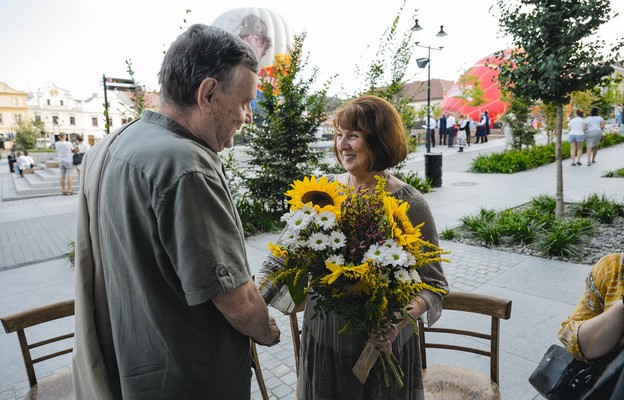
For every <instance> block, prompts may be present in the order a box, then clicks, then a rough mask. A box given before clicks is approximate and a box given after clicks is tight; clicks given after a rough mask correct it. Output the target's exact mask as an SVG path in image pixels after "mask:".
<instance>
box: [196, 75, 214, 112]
mask: <svg viewBox="0 0 624 400" xmlns="http://www.w3.org/2000/svg"><path fill="white" fill-rule="evenodd" d="M218 84H219V82H218V81H217V80H216V79H214V78H211V77H208V78H206V79H204V80H203V81H202V83H201V84H200V85H199V89H197V105H198V106H199V108H200V109H201V110H202V111H205V110H208V109H209V108H210V107H212V104H213V99H214V95H215V93H216V91H217V85H218Z"/></svg>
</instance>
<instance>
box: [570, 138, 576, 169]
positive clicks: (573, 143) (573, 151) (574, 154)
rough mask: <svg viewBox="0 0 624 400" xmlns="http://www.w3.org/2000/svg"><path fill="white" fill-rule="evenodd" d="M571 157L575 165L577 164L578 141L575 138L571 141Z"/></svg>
mask: <svg viewBox="0 0 624 400" xmlns="http://www.w3.org/2000/svg"><path fill="white" fill-rule="evenodd" d="M570 158H571V159H572V166H573V167H574V166H575V165H576V142H575V141H574V140H571V141H570Z"/></svg>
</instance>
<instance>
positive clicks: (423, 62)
mask: <svg viewBox="0 0 624 400" xmlns="http://www.w3.org/2000/svg"><path fill="white" fill-rule="evenodd" d="M420 30H422V27H421V26H420V25H418V19H417V18H416V19H414V26H413V27H412V32H417V31H420ZM436 36H437V37H442V36H446V32H444V25H440V32H438V33H437V34H436ZM419 43H420V42H416V43H414V45H415V46H416V47H422V48H425V49H427V58H418V59H416V64H418V68H425V66H426V67H427V120H426V121H427V131H426V134H425V145H426V147H427V153H430V152H431V126H430V124H429V117H430V115H431V49H433V50H438V51H440V50H442V49H443V47H442V46H440V47H431V46H425V45H421V44H419Z"/></svg>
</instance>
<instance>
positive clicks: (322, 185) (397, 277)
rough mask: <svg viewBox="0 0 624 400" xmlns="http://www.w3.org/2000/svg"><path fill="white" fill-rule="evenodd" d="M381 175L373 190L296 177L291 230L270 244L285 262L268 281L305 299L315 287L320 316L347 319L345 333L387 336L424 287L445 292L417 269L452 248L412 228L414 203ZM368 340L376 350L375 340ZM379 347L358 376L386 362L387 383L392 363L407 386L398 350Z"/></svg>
mask: <svg viewBox="0 0 624 400" xmlns="http://www.w3.org/2000/svg"><path fill="white" fill-rule="evenodd" d="M376 179H377V185H376V187H375V190H374V192H373V193H371V194H366V193H365V192H358V191H356V190H353V189H351V188H347V187H346V186H344V185H342V184H340V183H339V182H336V181H334V182H329V181H328V180H327V178H326V177H322V178H320V179H317V178H316V177H315V176H312V177H311V178H308V177H305V178H304V179H303V180H302V181H299V180H297V181H295V182H294V183H293V184H292V185H291V187H292V189H291V190H289V191H287V192H286V196H287V197H289V200H288V204H290V206H291V207H290V212H288V213H286V214H285V215H284V216H283V217H282V220H284V221H285V222H286V229H285V232H284V233H283V234H282V236H281V240H280V242H279V243H278V244H273V243H269V249H270V251H271V253H272V254H273V255H274V256H276V257H278V258H281V259H282V260H283V261H284V267H283V268H280V269H278V270H276V271H274V272H272V273H270V274H269V275H267V276H266V278H265V280H264V282H263V283H262V285H264V284H274V283H276V282H281V283H284V284H286V285H287V287H288V290H289V292H290V295H291V297H292V299H293V301H294V302H295V303H297V304H298V303H300V302H301V301H303V300H304V298H305V296H306V295H307V294H308V293H310V294H311V295H312V296H314V297H315V300H316V306H315V312H316V313H317V314H320V315H324V314H328V313H335V314H337V315H338V316H339V317H341V318H342V319H343V320H344V321H345V322H346V323H345V325H344V327H343V328H342V329H341V330H340V333H342V332H345V331H347V330H349V331H351V332H365V333H369V334H377V335H383V334H384V332H385V330H387V329H388V328H389V327H391V326H393V325H394V324H397V323H399V322H401V321H402V320H403V319H405V318H410V317H409V314H408V311H409V309H407V308H406V307H408V304H409V303H410V301H411V300H412V299H413V298H414V297H415V296H416V293H418V292H420V291H421V290H423V289H428V290H431V291H437V292H444V291H443V290H442V289H438V288H434V287H432V286H430V285H428V284H426V283H424V282H422V281H421V279H420V276H419V274H418V272H417V270H418V268H419V267H421V266H423V265H426V264H428V263H431V262H436V261H448V260H445V259H443V258H441V255H442V254H446V253H448V252H445V251H444V250H442V249H441V248H439V247H438V246H436V245H434V244H432V243H429V242H426V241H424V240H423V239H422V238H421V234H420V228H421V226H422V225H419V226H412V224H411V222H410V221H409V219H408V217H407V210H408V208H409V204H408V203H406V202H403V201H401V200H397V199H396V198H394V197H392V196H390V195H389V194H388V193H386V192H385V191H384V187H385V180H384V179H382V178H379V177H377V178H376ZM413 322H414V321H412V323H413ZM415 326H416V325H415V324H414V327H415ZM367 346H368V352H369V353H371V351H372V345H371V344H370V343H369V344H368V345H367ZM364 352H367V349H365V350H364ZM372 353H373V356H372V357H369V358H368V360H367V361H364V360H363V358H362V357H361V358H360V360H359V361H358V363H364V364H366V365H357V364H356V366H355V367H354V373H355V374H356V376H357V377H358V379H360V381H361V382H362V383H364V381H365V380H366V378H367V376H368V372H369V370H370V368H371V367H372V366H373V365H374V364H375V363H376V362H377V360H379V361H380V364H381V366H382V370H383V372H384V380H385V383H386V386H389V380H388V374H387V369H388V368H389V369H390V371H391V372H392V375H393V376H394V377H395V378H396V381H397V383H398V384H399V386H403V380H402V378H403V373H402V371H401V368H400V366H399V365H398V363H397V362H396V361H397V360H396V358H395V357H394V356H393V355H392V353H388V354H386V353H384V355H383V357H379V355H380V354H379V352H378V351H377V350H374V351H372ZM357 371H365V372H363V373H362V372H357Z"/></svg>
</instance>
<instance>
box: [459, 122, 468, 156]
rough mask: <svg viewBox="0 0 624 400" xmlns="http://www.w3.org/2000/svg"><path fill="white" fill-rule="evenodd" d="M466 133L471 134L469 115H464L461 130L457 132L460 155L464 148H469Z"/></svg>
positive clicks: (460, 124)
mask: <svg viewBox="0 0 624 400" xmlns="http://www.w3.org/2000/svg"><path fill="white" fill-rule="evenodd" d="M466 132H470V118H468V115H466V114H464V115H462V120H461V122H460V123H459V130H458V131H457V146H458V147H459V150H458V153H463V152H464V147H466V146H467V143H466V135H467V134H466Z"/></svg>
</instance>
